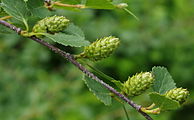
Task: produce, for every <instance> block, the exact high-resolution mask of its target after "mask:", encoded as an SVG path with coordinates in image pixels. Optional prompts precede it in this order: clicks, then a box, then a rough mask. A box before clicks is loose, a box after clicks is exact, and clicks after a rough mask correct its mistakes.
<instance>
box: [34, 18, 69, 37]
mask: <svg viewBox="0 0 194 120" xmlns="http://www.w3.org/2000/svg"><path fill="white" fill-rule="evenodd" d="M68 24H69V20H68V19H66V18H65V17H64V16H56V15H55V16H52V17H46V18H44V19H42V20H40V21H39V22H38V23H37V24H36V25H35V26H34V27H33V29H32V31H33V32H35V33H46V32H48V33H57V32H61V31H63V30H64V29H65V28H66V27H67V25H68Z"/></svg>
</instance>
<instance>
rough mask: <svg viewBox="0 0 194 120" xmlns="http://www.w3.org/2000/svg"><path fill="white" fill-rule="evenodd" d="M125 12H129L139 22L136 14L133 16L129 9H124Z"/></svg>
mask: <svg viewBox="0 0 194 120" xmlns="http://www.w3.org/2000/svg"><path fill="white" fill-rule="evenodd" d="M123 10H125V11H126V12H128V13H129V14H131V15H132V16H133V17H134V18H135V19H136V20H138V21H139V18H138V17H137V16H136V15H135V14H133V13H132V12H131V11H130V10H128V9H127V8H123Z"/></svg>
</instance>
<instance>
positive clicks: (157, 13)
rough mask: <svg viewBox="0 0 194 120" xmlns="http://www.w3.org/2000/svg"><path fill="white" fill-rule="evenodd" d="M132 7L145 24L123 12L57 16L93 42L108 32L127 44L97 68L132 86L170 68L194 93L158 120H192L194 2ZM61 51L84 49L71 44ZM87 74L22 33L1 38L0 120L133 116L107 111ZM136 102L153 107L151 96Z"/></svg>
mask: <svg viewBox="0 0 194 120" xmlns="http://www.w3.org/2000/svg"><path fill="white" fill-rule="evenodd" d="M128 5H129V8H130V10H132V11H133V12H134V13H135V14H136V15H137V16H138V17H139V19H140V21H137V20H135V19H134V18H133V17H131V16H130V15H129V14H127V13H126V12H124V11H122V10H115V11H110V10H83V11H82V12H69V11H65V10H58V11H57V12H58V13H59V14H60V15H65V16H67V18H68V19H70V20H71V21H73V22H74V23H75V24H76V25H78V26H80V27H81V28H82V29H83V30H84V32H85V34H86V39H88V40H90V41H94V40H95V39H96V38H101V37H104V36H109V35H114V36H117V37H119V38H120V39H121V46H120V47H119V49H118V51H117V52H116V53H115V54H114V55H113V56H111V57H110V58H108V59H106V60H103V61H100V62H98V63H97V64H96V67H98V68H99V69H101V70H102V71H104V72H105V73H107V74H108V75H110V76H112V77H114V78H115V79H121V80H122V81H125V80H127V78H128V76H129V75H132V74H134V73H137V72H141V71H151V68H152V67H153V66H155V65H162V66H166V67H167V68H168V70H169V72H170V73H171V75H172V77H173V79H174V80H175V82H176V83H177V86H178V87H179V86H183V87H185V88H188V89H189V91H191V95H190V99H189V101H188V102H187V103H185V106H183V107H182V108H180V109H179V110H177V111H172V112H166V113H162V114H161V115H158V116H153V118H154V119H156V120H182V119H186V120H192V119H193V111H194V110H193V108H194V103H193V99H194V97H193V96H194V80H193V78H194V27H193V26H194V22H193V19H194V16H193V15H194V9H193V6H194V0H171V1H169V0H160V1H151V0H148V1H144V0H130V1H129V2H128ZM1 28H2V27H1ZM56 45H57V44H56ZM57 46H58V47H61V46H60V45H57ZM62 49H64V50H66V51H68V52H71V53H79V52H81V50H80V49H74V48H69V47H66V48H64V47H62ZM82 77H83V76H82V73H81V72H79V70H77V69H76V68H75V67H74V66H73V65H71V64H69V63H68V62H67V61H66V60H64V59H63V58H61V57H59V56H58V55H56V54H55V53H52V52H51V51H50V50H48V49H47V48H45V47H43V46H41V45H39V44H37V43H35V42H33V41H31V40H29V39H24V38H22V37H20V36H18V35H16V34H15V33H9V34H0V119H2V120H109V119H111V120H125V119H126V118H125V115H124V112H123V110H122V108H120V107H118V105H117V104H116V105H113V106H111V107H106V106H104V105H103V104H102V103H100V101H98V100H97V99H96V98H95V96H93V94H92V93H91V92H89V91H88V89H87V88H86V85H85V84H84V82H83V81H82ZM134 100H135V101H137V102H138V103H141V104H143V105H144V104H149V103H148V102H147V101H148V96H144V95H142V96H139V97H137V98H135V99H134ZM113 102H114V101H113ZM127 109H128V112H129V116H130V119H131V120H141V119H142V120H144V118H143V117H142V116H140V115H139V114H138V113H137V112H136V111H134V110H133V109H132V108H131V107H128V108H127Z"/></svg>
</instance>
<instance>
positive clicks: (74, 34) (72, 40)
mask: <svg viewBox="0 0 194 120" xmlns="http://www.w3.org/2000/svg"><path fill="white" fill-rule="evenodd" d="M45 36H46V37H48V38H50V39H51V40H52V41H54V42H57V43H59V44H62V45H65V46H72V47H81V46H87V45H89V44H90V42H89V41H87V40H85V37H84V33H83V32H82V30H81V29H80V28H79V27H77V26H75V25H74V24H70V25H68V26H67V28H66V29H65V30H64V33H56V34H54V35H52V34H46V35H45Z"/></svg>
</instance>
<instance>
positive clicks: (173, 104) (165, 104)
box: [149, 92, 180, 111]
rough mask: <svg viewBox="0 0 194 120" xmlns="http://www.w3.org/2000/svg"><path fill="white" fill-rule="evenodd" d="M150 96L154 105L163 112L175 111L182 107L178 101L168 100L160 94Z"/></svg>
mask: <svg viewBox="0 0 194 120" xmlns="http://www.w3.org/2000/svg"><path fill="white" fill-rule="evenodd" d="M149 96H150V99H151V100H152V101H153V103H155V104H156V105H157V106H158V107H159V108H160V109H161V110H162V111H166V110H174V109H177V108H179V107H180V104H179V103H178V102H177V101H174V100H171V99H169V98H166V97H165V96H164V95H161V94H159V93H156V92H154V93H150V94H149Z"/></svg>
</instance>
